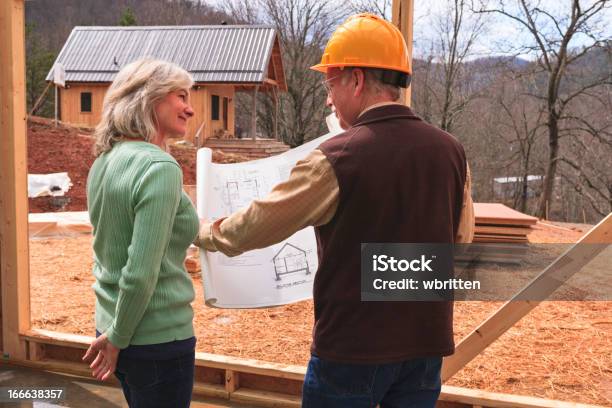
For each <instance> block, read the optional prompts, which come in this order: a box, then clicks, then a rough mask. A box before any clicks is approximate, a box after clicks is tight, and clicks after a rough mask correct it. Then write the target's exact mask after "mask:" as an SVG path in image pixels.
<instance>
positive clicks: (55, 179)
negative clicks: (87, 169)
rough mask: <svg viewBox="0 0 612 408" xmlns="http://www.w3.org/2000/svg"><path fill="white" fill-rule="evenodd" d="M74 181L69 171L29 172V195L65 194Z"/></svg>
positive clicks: (56, 195)
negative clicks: (69, 175) (71, 179)
mask: <svg viewBox="0 0 612 408" xmlns="http://www.w3.org/2000/svg"><path fill="white" fill-rule="evenodd" d="M70 187H72V183H71V182H70V177H68V173H51V174H28V197H29V198H35V197H43V196H54V197H60V196H63V195H64V194H66V193H67V192H68V190H70Z"/></svg>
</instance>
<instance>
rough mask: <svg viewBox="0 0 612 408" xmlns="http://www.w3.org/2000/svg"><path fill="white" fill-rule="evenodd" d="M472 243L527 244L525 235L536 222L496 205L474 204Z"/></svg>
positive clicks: (527, 216) (501, 205) (519, 213)
mask: <svg viewBox="0 0 612 408" xmlns="http://www.w3.org/2000/svg"><path fill="white" fill-rule="evenodd" d="M474 213H475V215H476V231H475V235H474V242H494V243H527V242H528V241H527V234H529V233H530V232H531V230H532V226H533V225H535V224H536V223H537V222H538V219H537V218H536V217H532V216H529V215H526V214H523V213H521V212H518V211H516V210H513V209H512V208H509V207H506V206H505V205H503V204H498V203H475V204H474Z"/></svg>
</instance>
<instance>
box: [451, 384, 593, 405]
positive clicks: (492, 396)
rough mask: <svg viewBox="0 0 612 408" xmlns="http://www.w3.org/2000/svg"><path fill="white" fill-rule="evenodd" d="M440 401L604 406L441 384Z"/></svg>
mask: <svg viewBox="0 0 612 408" xmlns="http://www.w3.org/2000/svg"><path fill="white" fill-rule="evenodd" d="M440 400H441V401H452V402H459V403H463V404H467V405H472V406H474V407H475V406H481V407H495V408H604V407H601V406H599V405H586V404H579V403H575V402H565V401H556V400H549V399H545V398H537V397H528V396H523V395H512V394H501V393H496V392H488V391H481V390H473V389H469V388H461V387H452V386H448V385H444V386H442V392H441V393H440Z"/></svg>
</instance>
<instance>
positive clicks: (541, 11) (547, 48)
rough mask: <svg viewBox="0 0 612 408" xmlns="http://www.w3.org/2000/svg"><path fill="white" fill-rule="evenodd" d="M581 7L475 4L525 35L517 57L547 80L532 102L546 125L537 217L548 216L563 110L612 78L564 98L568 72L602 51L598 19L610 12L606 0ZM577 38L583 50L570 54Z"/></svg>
mask: <svg viewBox="0 0 612 408" xmlns="http://www.w3.org/2000/svg"><path fill="white" fill-rule="evenodd" d="M491 3H493V4H492V5H491ZM585 3H586V2H585V1H582V2H581V1H580V0H571V1H570V2H567V3H561V4H563V5H565V4H568V5H569V9H568V10H567V11H566V12H564V13H555V12H554V11H551V10H550V9H546V8H545V7H544V5H543V4H542V2H540V1H531V0H519V1H518V7H511V6H508V5H507V3H506V2H505V1H503V0H495V1H493V2H490V1H483V0H480V3H479V5H478V7H477V9H478V10H477V11H478V12H479V13H485V14H497V15H501V16H503V17H504V18H507V19H509V20H510V21H512V22H514V23H516V24H517V25H518V26H519V27H521V29H522V30H525V31H526V33H527V34H528V36H529V37H530V39H531V43H530V44H528V45H526V46H523V47H521V52H525V53H531V54H532V55H536V56H537V62H538V66H539V69H540V71H541V72H542V74H543V75H545V78H546V82H547V85H546V87H545V89H541V90H538V89H536V90H534V92H533V94H532V96H533V97H534V98H537V99H540V100H542V101H545V104H546V115H545V123H546V126H547V128H548V145H549V152H548V160H547V168H546V173H545V178H544V186H543V191H542V194H541V196H540V201H539V204H538V210H537V215H538V216H540V217H545V216H546V215H547V214H546V213H547V208H548V206H549V205H550V202H551V197H552V194H553V189H554V181H555V177H556V173H557V166H558V163H559V152H560V151H559V147H560V144H559V143H560V136H561V134H560V128H561V127H562V126H563V123H562V122H563V121H562V119H563V115H564V113H565V109H566V108H567V106H568V104H569V103H570V102H571V101H572V100H573V99H575V98H577V97H578V96H580V95H582V94H583V93H584V92H587V91H589V90H590V89H593V88H595V87H597V86H600V85H601V84H605V83H609V82H610V78H611V77H610V72H607V73H605V74H604V75H603V76H602V77H599V78H595V79H594V80H593V81H591V82H589V83H587V84H583V85H581V86H579V87H578V88H577V89H573V90H571V91H569V92H568V91H566V90H565V89H564V86H563V85H564V79H565V76H566V72H567V68H568V67H569V66H570V65H572V64H575V63H577V62H578V61H579V60H580V59H581V58H583V57H584V56H585V55H587V54H588V53H589V51H591V50H592V49H594V48H595V47H598V46H600V45H602V43H603V42H604V40H605V38H604V37H603V28H602V27H603V22H602V21H601V16H602V14H603V12H604V11H605V10H606V9H609V8H610V0H597V1H590V2H589V3H588V4H585ZM557 6H559V5H557ZM578 38H581V39H582V40H583V44H585V45H583V46H582V48H581V49H572V48H571V46H572V44H574V43H575V42H576V40H577V39H578Z"/></svg>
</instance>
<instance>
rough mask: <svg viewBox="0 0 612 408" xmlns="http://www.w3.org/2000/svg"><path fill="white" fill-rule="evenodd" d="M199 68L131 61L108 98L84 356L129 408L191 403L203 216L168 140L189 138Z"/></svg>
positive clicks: (94, 193)
mask: <svg viewBox="0 0 612 408" xmlns="http://www.w3.org/2000/svg"><path fill="white" fill-rule="evenodd" d="M192 85H193V81H192V79H191V76H190V75H189V74H188V73H187V72H186V71H185V70H184V69H182V68H180V67H178V66H177V65H175V64H172V63H169V62H165V61H159V60H154V59H142V60H139V61H136V62H133V63H131V64H128V65H126V66H125V67H124V68H123V69H122V70H121V71H120V72H119V73H118V74H117V76H116V78H115V80H114V81H113V83H112V85H111V86H110V88H109V89H108V92H107V93H106V96H105V98H104V108H103V113H102V120H101V121H100V124H99V125H98V126H97V128H96V131H95V137H96V145H95V155H96V156H97V159H96V160H95V162H94V164H93V166H92V168H91V170H90V172H89V177H88V179H87V204H88V210H89V216H90V219H91V223H92V225H93V227H94V232H93V235H94V239H93V249H94V266H93V274H94V276H95V278H96V281H95V283H94V285H93V289H94V291H95V294H96V334H97V338H96V340H94V341H93V342H92V344H91V346H90V347H89V349H88V350H87V353H86V354H85V356H84V357H83V359H84V360H86V361H88V362H91V365H90V367H91V368H92V370H93V376H94V377H96V378H97V379H99V380H106V379H107V378H109V377H110V376H111V374H115V376H116V377H117V378H118V379H119V381H120V382H121V386H122V388H123V392H124V395H125V398H126V400H127V402H128V404H129V406H130V407H170V406H172V407H188V406H189V403H190V401H191V393H192V389H193V377H194V364H195V343H196V339H195V336H194V330H193V310H192V308H191V302H192V301H193V299H194V289H193V284H192V282H191V278H190V277H189V275H188V273H187V272H186V271H185V267H184V261H185V257H186V251H187V248H188V247H189V245H190V244H191V242H192V241H193V240H194V238H195V237H196V235H197V232H198V217H197V214H196V211H195V209H194V207H193V205H192V203H191V201H190V199H189V197H188V196H187V195H186V194H185V193H184V192H183V190H182V171H181V168H180V166H179V165H178V163H177V162H176V160H174V158H172V156H170V155H169V154H168V153H166V152H165V151H164V150H163V148H164V146H165V143H166V139H167V138H169V137H181V136H184V135H185V133H186V131H187V120H188V119H189V118H190V117H191V116H193V110H192V109H191V106H190V105H189V90H190V89H191V87H192Z"/></svg>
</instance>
